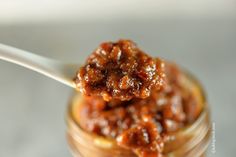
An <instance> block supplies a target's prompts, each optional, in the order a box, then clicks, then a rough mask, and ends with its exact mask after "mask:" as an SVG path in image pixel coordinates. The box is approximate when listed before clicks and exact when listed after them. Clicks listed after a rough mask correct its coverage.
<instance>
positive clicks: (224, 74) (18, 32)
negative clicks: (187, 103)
mask: <svg viewBox="0 0 236 157" xmlns="http://www.w3.org/2000/svg"><path fill="white" fill-rule="evenodd" d="M119 38H130V39H133V40H134V41H136V42H137V43H138V44H139V46H140V47H141V48H142V49H144V50H145V51H146V52H148V53H149V54H151V55H154V56H161V57H164V58H166V59H169V60H174V61H176V62H177V63H179V64H180V65H182V66H184V67H186V68H188V69H189V70H190V71H192V72H193V73H194V74H195V75H197V77H198V78H199V79H200V80H201V82H202V83H203V84H204V87H205V89H206V91H207V94H208V99H209V103H210V105H211V109H212V120H213V122H214V123H215V127H216V128H215V134H216V143H215V146H216V153H215V154H213V153H211V147H210V148H209V150H210V151H209V156H210V157H213V156H216V157H222V156H226V157H233V156H235V149H236V145H235V141H236V136H235V129H236V125H235V121H236V114H235V111H236V103H235V98H236V90H235V88H236V85H235V80H236V20H235V19H232V18H231V19H227V18H224V19H214V18H212V19H204V20H203V19H197V18H196V19H188V18H183V19H178V18H177V19H166V20H164V19H146V20H130V19H127V20H121V19H118V20H117V21H112V20H100V21H93V22H89V21H87V22H86V21H83V22H82V21H81V22H79V20H78V21H77V22H68V23H67V24H63V22H62V23H60V22H58V23H57V24H55V23H50V22H49V23H35V24H3V25H0V42H1V43H5V44H9V45H13V46H16V47H19V48H22V49H26V50H29V51H32V52H35V53H37V54H40V55H44V56H48V57H52V58H56V59H61V60H65V61H70V60H71V61H76V62H78V63H82V62H83V61H84V59H85V58H86V56H87V55H88V54H89V53H90V52H91V51H92V50H93V49H94V48H95V47H96V46H97V45H98V44H99V43H100V42H101V41H107V40H117V39H119ZM72 91H73V90H72V89H70V88H69V87H66V86H64V85H63V84H60V83H58V82H55V81H54V80H51V79H49V78H46V77H44V76H41V75H40V74H37V73H35V72H32V71H29V70H27V69H24V68H22V67H18V66H16V65H13V64H10V63H7V62H4V61H0V124H1V125H0V156H1V157H11V156H14V157H54V156H56V157H65V156H71V155H70V152H69V150H68V147H67V144H66V139H65V131H66V125H65V120H64V119H65V110H66V106H67V103H68V100H69V97H70V95H71V93H72Z"/></svg>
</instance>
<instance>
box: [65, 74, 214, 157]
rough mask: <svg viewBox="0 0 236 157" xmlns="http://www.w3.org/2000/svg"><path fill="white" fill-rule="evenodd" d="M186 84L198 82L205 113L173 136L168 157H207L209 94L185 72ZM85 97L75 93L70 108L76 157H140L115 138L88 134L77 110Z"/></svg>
mask: <svg viewBox="0 0 236 157" xmlns="http://www.w3.org/2000/svg"><path fill="white" fill-rule="evenodd" d="M185 74H186V76H187V77H186V78H188V79H187V80H184V81H185V83H189V81H191V83H194V84H195V85H196V87H198V88H199V91H200V99H201V100H202V101H201V102H202V104H199V105H201V106H202V111H201V113H200V115H199V116H198V118H197V119H196V120H195V122H193V123H192V124H190V125H189V126H185V127H184V128H182V129H180V130H179V131H177V132H174V133H172V134H170V136H169V137H170V139H171V140H170V141H169V142H167V143H165V147H164V155H165V157H204V156H205V154H206V150H207V147H208V145H209V142H210V133H211V127H210V126H211V125H210V116H209V115H210V114H209V108H208V104H207V102H206V98H205V93H204V91H203V89H202V87H201V85H200V84H199V82H197V80H196V79H195V78H194V77H193V76H192V75H190V74H189V73H185ZM81 100H82V97H81V95H80V94H79V93H75V95H74V96H73V97H72V100H71V103H70V105H69V107H68V113H67V125H68V131H67V138H68V143H69V145H70V147H71V150H72V154H73V156H74V157H95V156H96V157H137V156H136V155H135V154H134V153H133V152H132V151H130V150H127V149H124V148H121V147H119V146H118V145H117V144H116V141H115V140H113V139H107V138H105V137H101V136H98V135H95V134H92V133H88V132H86V131H84V130H83V129H82V128H81V127H80V125H79V124H78V122H77V121H76V118H78V117H76V115H77V114H76V110H77V109H78V107H79V104H81V103H80V101H81Z"/></svg>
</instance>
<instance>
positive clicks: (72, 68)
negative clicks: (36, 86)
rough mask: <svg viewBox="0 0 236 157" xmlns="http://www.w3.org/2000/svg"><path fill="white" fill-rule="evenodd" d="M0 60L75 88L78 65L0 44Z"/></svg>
mask: <svg viewBox="0 0 236 157" xmlns="http://www.w3.org/2000/svg"><path fill="white" fill-rule="evenodd" d="M0 59H2V60H5V61H8V62H11V63H15V64H18V65H21V66H23V67H25V68H28V69H31V70H33V71H36V72H38V73H40V74H43V75H45V76H48V77H50V78H52V79H54V80H57V81H59V82H61V83H63V84H65V85H68V86H70V87H73V88H75V87H76V86H75V84H74V82H73V77H75V74H76V71H77V70H78V68H79V65H78V64H70V63H63V62H61V61H58V60H53V59H49V58H46V57H42V56H39V55H36V54H33V53H30V52H27V51H24V50H20V49H18V48H15V47H11V46H8V45H4V44H1V43H0Z"/></svg>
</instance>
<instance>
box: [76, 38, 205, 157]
mask: <svg viewBox="0 0 236 157" xmlns="http://www.w3.org/2000/svg"><path fill="white" fill-rule="evenodd" d="M75 83H76V84H77V87H78V89H79V90H80V91H81V92H82V93H83V101H82V102H81V104H80V107H79V108H78V110H76V111H75V114H76V115H77V116H76V117H78V118H77V121H78V123H79V124H80V126H81V127H82V128H83V129H84V130H85V131H87V132H90V133H93V134H96V135H99V136H103V137H106V138H109V139H113V140H116V143H117V144H118V145H119V146H121V147H123V148H126V149H130V150H132V151H133V152H134V153H135V154H137V156H139V157H161V156H163V149H164V147H165V142H167V141H168V139H169V138H168V134H169V133H173V132H176V131H178V130H179V129H181V128H183V127H184V126H186V125H189V124H191V123H192V122H194V120H195V119H196V118H197V117H198V115H199V114H200V112H201V110H202V106H201V105H200V104H201V102H200V101H201V99H199V95H198V94H199V89H198V88H197V87H196V85H194V83H192V82H190V81H188V79H187V78H186V76H185V75H184V73H183V72H182V71H181V70H180V68H179V67H178V66H177V65H176V64H172V63H169V62H166V61H163V60H161V59H159V58H153V57H150V56H148V55H147V54H146V53H144V52H143V51H142V50H140V49H139V48H137V46H136V44H134V43H133V42H132V41H130V40H120V41H118V42H116V43H112V42H107V43H103V44H101V45H100V47H99V48H98V49H96V50H95V52H94V53H92V54H91V55H90V56H89V58H88V59H87V62H86V64H85V65H84V66H83V67H82V68H81V69H80V70H79V71H78V74H77V76H76V78H75Z"/></svg>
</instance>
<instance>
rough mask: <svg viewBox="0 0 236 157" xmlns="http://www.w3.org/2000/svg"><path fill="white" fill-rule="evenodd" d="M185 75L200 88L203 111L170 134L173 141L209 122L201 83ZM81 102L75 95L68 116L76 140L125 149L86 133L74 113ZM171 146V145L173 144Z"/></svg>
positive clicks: (68, 122) (202, 130)
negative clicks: (86, 140) (89, 140)
mask: <svg viewBox="0 0 236 157" xmlns="http://www.w3.org/2000/svg"><path fill="white" fill-rule="evenodd" d="M184 73H185V74H186V76H187V77H188V78H189V79H190V80H191V82H193V83H194V84H196V86H197V87H198V88H199V91H200V92H199V93H200V97H201V100H202V101H201V102H202V104H201V105H202V109H201V111H200V113H199V115H198V117H197V118H196V119H195V120H194V122H192V123H190V124H188V125H186V126H184V127H183V128H181V129H179V130H177V131H175V132H173V133H171V134H170V137H172V138H173V141H174V140H176V138H178V137H179V138H180V137H185V136H191V135H192V134H193V132H195V131H196V130H197V129H198V128H199V127H200V126H201V125H202V123H204V121H206V119H207V120H209V108H208V104H207V102H206V95H205V92H204V90H203V87H202V85H201V84H200V83H199V81H197V79H196V78H195V77H194V76H193V75H192V74H191V73H189V72H187V71H186V70H184ZM81 101H82V96H81V94H79V93H75V95H74V96H73V99H72V100H71V102H70V103H69V107H68V112H67V114H68V115H67V124H68V126H69V127H70V129H71V130H73V131H74V132H76V134H77V135H75V136H76V138H77V139H78V140H81V138H82V137H87V138H89V139H91V140H93V144H94V145H96V146H98V147H101V148H104V149H112V150H113V151H116V150H117V151H118V150H120V149H123V148H121V147H120V146H118V145H117V144H116V140H115V139H111V138H107V137H103V136H99V135H97V134H95V133H90V132H86V131H85V130H84V129H83V128H82V127H81V125H80V124H79V122H78V121H76V118H75V113H74V108H76V107H78V105H79V104H80V102H81ZM209 130H210V128H209V126H204V128H201V129H200V130H199V131H200V133H201V134H199V135H197V136H198V137H197V139H199V140H200V139H202V138H203V137H205V136H206V134H209ZM200 136H201V137H200ZM193 142H195V143H196V141H192V140H191V144H193ZM169 144H170V145H171V142H170V143H169ZM191 144H190V143H185V144H184V145H181V146H179V147H178V149H181V148H182V147H188V146H186V145H191ZM124 151H128V150H126V149H124ZM175 151H176V149H173V150H172V149H170V150H168V151H164V153H165V152H166V153H167V152H168V154H175ZM194 156H195V155H194Z"/></svg>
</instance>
